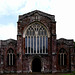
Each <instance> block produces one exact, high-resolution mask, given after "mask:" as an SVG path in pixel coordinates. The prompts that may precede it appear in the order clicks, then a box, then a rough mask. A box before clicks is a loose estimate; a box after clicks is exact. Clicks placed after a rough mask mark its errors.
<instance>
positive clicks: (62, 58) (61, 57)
mask: <svg viewBox="0 0 75 75" xmlns="http://www.w3.org/2000/svg"><path fill="white" fill-rule="evenodd" d="M58 64H59V65H60V66H66V65H67V53H66V50H65V49H63V48H62V49H60V51H59V54H58Z"/></svg>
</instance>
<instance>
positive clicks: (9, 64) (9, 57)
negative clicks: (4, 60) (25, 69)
mask: <svg viewBox="0 0 75 75" xmlns="http://www.w3.org/2000/svg"><path fill="white" fill-rule="evenodd" d="M9 65H10V53H9Z"/></svg>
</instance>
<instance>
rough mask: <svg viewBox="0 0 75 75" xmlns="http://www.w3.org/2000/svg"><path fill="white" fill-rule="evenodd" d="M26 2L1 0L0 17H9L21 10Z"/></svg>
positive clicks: (22, 0)
mask: <svg viewBox="0 0 75 75" xmlns="http://www.w3.org/2000/svg"><path fill="white" fill-rule="evenodd" d="M24 4H26V0H0V15H9V14H12V13H15V12H16V11H17V10H19V9H20V8H21V7H22V6H23V5H24Z"/></svg>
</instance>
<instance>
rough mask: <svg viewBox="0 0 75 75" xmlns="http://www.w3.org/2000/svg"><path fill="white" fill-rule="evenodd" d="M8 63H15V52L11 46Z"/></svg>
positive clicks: (9, 64) (10, 64)
mask: <svg viewBox="0 0 75 75" xmlns="http://www.w3.org/2000/svg"><path fill="white" fill-rule="evenodd" d="M7 65H8V66H13V65H15V54H14V51H13V50H12V49H11V48H10V49H9V50H8V52H7Z"/></svg>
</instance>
